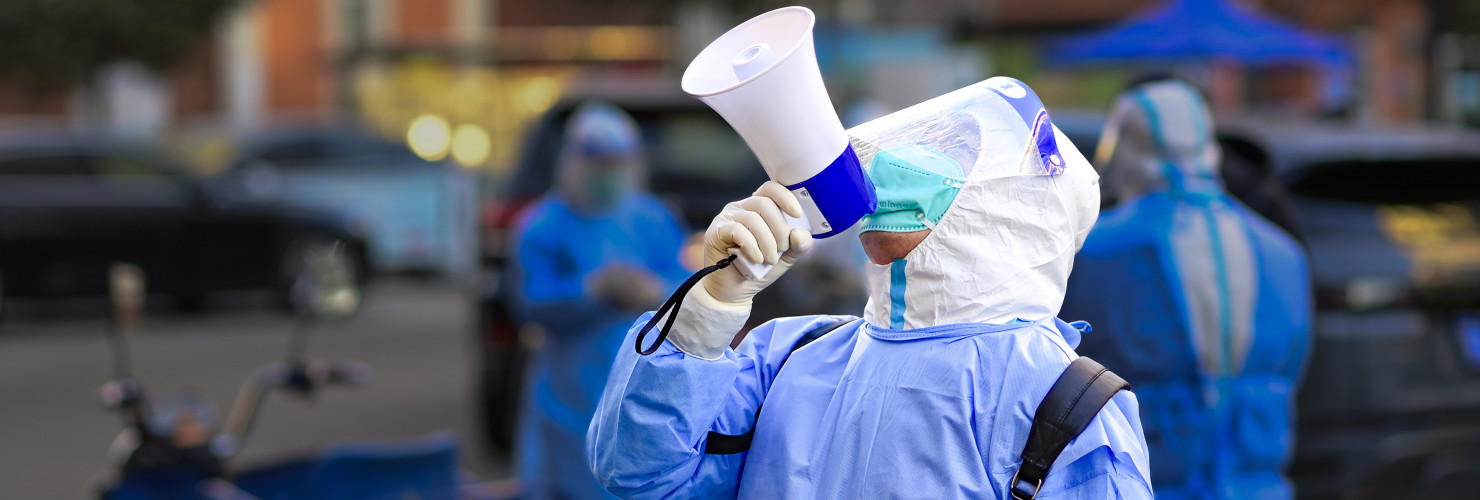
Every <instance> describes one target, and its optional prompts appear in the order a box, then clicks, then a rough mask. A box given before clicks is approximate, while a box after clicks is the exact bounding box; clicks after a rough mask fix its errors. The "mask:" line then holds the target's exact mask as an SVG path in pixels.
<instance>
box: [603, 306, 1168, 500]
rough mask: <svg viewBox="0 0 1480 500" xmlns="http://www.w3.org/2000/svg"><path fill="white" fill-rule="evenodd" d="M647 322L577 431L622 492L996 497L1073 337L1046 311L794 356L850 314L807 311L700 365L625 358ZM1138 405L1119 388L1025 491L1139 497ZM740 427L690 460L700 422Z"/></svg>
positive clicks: (860, 339)
mask: <svg viewBox="0 0 1480 500" xmlns="http://www.w3.org/2000/svg"><path fill="white" fill-rule="evenodd" d="M650 316H651V313H649V314H648V315H644V316H643V317H642V318H640V319H639V320H638V321H637V323H636V325H634V327H633V332H632V333H629V334H628V338H627V340H626V341H625V342H624V343H623V345H622V349H621V354H620V355H618V356H617V362H616V364H615V365H614V366H613V367H612V374H611V378H610V380H609V382H608V384H607V390H606V393H605V394H604V395H602V399H601V404H600V405H599V406H598V408H597V415H596V419H595V420H593V421H592V422H591V429H590V432H589V434H588V435H587V459H588V460H589V461H590V462H591V467H592V470H593V471H594V472H595V473H596V476H597V477H598V478H599V479H600V480H601V481H602V482H603V484H605V485H606V487H607V488H608V489H609V490H610V491H611V492H613V493H616V494H617V495H619V496H623V497H629V498H736V497H740V498H806V499H811V498H1006V497H1007V495H1008V484H1007V483H1008V481H1009V480H1010V479H1011V478H1012V475H1013V472H1014V471H1015V470H1016V468H1017V466H1018V464H1019V462H1020V459H1019V453H1020V452H1021V451H1022V447H1023V445H1024V443H1026V441H1027V438H1028V428H1029V426H1030V425H1031V423H1032V420H1033V414H1034V412H1035V411H1036V409H1037V407H1038V403H1039V401H1040V400H1041V399H1042V398H1043V396H1044V395H1045V394H1047V393H1048V389H1049V387H1050V386H1051V385H1053V383H1054V381H1055V380H1056V379H1057V378H1058V376H1059V374H1060V373H1062V372H1063V370H1064V369H1065V368H1066V367H1067V366H1068V365H1069V362H1070V361H1071V360H1073V359H1074V358H1075V357H1076V355H1075V354H1074V351H1073V350H1072V346H1073V345H1074V344H1075V343H1077V342H1078V339H1079V332H1078V331H1077V330H1075V329H1074V328H1073V327H1071V326H1069V325H1067V324H1064V323H1063V322H1062V321H1058V320H1057V319H1052V318H1050V319H1046V320H1042V321H1038V322H1035V323H1027V322H1019V323H1014V324H1008V325H988V324H955V325H942V326H936V327H930V328H921V329H915V330H889V329H883V328H878V327H875V326H873V325H868V324H866V323H865V322H862V321H859V322H856V323H854V324H850V325H846V326H844V327H842V328H839V329H838V330H835V331H833V332H831V333H828V334H827V335H825V336H823V337H822V338H820V339H819V340H817V341H815V342H813V343H811V344H808V345H807V346H805V347H803V348H801V349H798V350H797V351H796V352H794V353H793V352H791V348H792V346H793V345H795V343H796V341H797V339H799V338H800V337H801V336H802V335H803V334H804V333H806V332H808V331H811V330H813V329H815V328H818V327H821V326H825V325H829V324H832V323H834V322H837V321H840V320H846V319H849V318H846V317H833V316H808V317H795V318H783V319H777V320H773V321H770V322H767V323H765V324H763V325H761V326H759V327H757V328H756V329H754V330H752V331H751V332H750V333H749V335H748V336H747V337H746V339H745V340H744V341H743V342H742V343H741V344H740V346H739V348H738V349H734V350H726V352H725V353H724V356H723V357H722V358H720V359H718V360H715V361H706V360H702V359H699V358H695V357H693V356H689V355H687V354H684V353H683V352H681V351H679V350H678V349H677V348H675V347H674V346H673V345H672V344H670V343H667V342H665V343H663V344H662V345H661V346H660V347H659V349H658V350H657V352H655V353H654V354H652V355H651V356H639V355H638V354H637V353H636V352H634V349H633V346H632V343H633V338H634V335H635V332H636V330H637V329H639V328H640V327H641V326H642V325H643V324H644V323H646V322H647V320H648V318H649V317H650ZM649 338H651V337H649ZM788 355H789V357H790V359H788ZM783 362H785V369H782V363H783ZM763 403H764V405H765V409H764V410H760V408H761V405H762V404H763ZM758 411H759V419H758V420H757V416H756V415H757V412H758ZM1137 414H1138V413H1137V410H1136V397H1135V396H1134V395H1133V394H1131V393H1128V392H1121V393H1120V394H1119V395H1117V396H1115V398H1114V399H1112V400H1111V402H1110V403H1109V404H1108V405H1106V407H1105V408H1104V409H1103V410H1102V411H1101V412H1100V414H1099V415H1098V416H1097V417H1096V418H1095V419H1094V421H1093V422H1091V423H1090V425H1089V427H1088V428H1087V429H1086V430H1085V431H1084V433H1083V434H1081V435H1080V436H1079V437H1078V438H1077V439H1075V440H1074V441H1073V442H1072V443H1071V444H1070V445H1069V447H1068V448H1067V449H1065V450H1064V452H1063V454H1062V455H1060V456H1059V459H1058V461H1057V462H1054V465H1053V467H1052V469H1051V470H1050V472H1049V475H1048V478H1047V481H1046V483H1045V484H1044V485H1043V492H1042V494H1041V495H1039V498H1043V499H1057V498H1094V499H1104V498H1150V497H1151V488H1150V479H1149V478H1148V477H1147V475H1146V471H1147V470H1149V469H1148V465H1147V463H1146V447H1145V439H1144V438H1143V437H1142V436H1141V431H1140V421H1139V420H1138V417H1137ZM752 425H754V429H755V435H754V440H753V442H752V444H751V448H750V450H749V451H746V452H742V453H738V454H731V455H717V454H706V453H704V448H705V444H706V442H707V434H708V432H709V431H711V430H712V431H716V432H719V433H722V434H742V433H745V432H746V431H749V430H751V428H752Z"/></svg>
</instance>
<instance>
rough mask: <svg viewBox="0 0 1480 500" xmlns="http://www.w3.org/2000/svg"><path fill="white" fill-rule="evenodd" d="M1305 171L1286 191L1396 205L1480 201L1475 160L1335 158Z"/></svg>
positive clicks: (1479, 164)
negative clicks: (1335, 160)
mask: <svg viewBox="0 0 1480 500" xmlns="http://www.w3.org/2000/svg"><path fill="white" fill-rule="evenodd" d="M1304 171H1305V172H1306V174H1304V175H1303V176H1301V177H1300V178H1298V179H1296V180H1295V181H1294V182H1292V183H1291V185H1290V192H1291V193H1294V194H1295V195H1297V196H1301V197H1305V198H1315V199H1321V200H1330V201H1344V202H1357V203H1368V204H1394V205H1427V204H1437V203H1472V202H1477V201H1480V190H1476V189H1475V186H1477V185H1480V161H1477V160H1428V161H1395V162H1337V163H1327V164H1322V165H1316V166H1312V167H1309V168H1307V169H1304Z"/></svg>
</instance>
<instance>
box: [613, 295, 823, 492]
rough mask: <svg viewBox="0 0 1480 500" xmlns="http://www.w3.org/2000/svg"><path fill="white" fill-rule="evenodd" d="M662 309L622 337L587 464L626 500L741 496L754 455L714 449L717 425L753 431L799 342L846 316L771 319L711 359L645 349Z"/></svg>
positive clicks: (668, 347) (667, 348)
mask: <svg viewBox="0 0 1480 500" xmlns="http://www.w3.org/2000/svg"><path fill="white" fill-rule="evenodd" d="M652 314H653V313H651V312H649V313H646V314H644V315H643V316H642V317H641V318H638V320H637V323H635V324H634V325H633V327H632V329H631V330H629V331H628V332H627V338H626V340H624V341H623V343H622V348H621V351H620V353H619V354H618V355H617V360H616V363H615V364H614V365H613V366H612V371H611V375H610V377H609V378H608V379H607V385H606V391H605V392H604V393H603V394H602V396H601V402H600V403H599V404H598V405H597V407H596V417H595V418H594V419H592V421H591V427H590V429H589V431H588V432H587V434H586V460H587V462H588V463H589V465H590V466H591V471H592V473H594V474H595V475H596V478H597V480H599V481H601V483H602V485H603V486H605V487H606V489H607V491H610V492H612V493H613V494H616V495H617V496H620V497H623V498H735V496H736V495H737V492H738V488H739V485H740V471H741V468H742V466H743V464H744V461H745V457H746V455H747V454H748V452H742V453H736V454H732V455H710V454H706V453H704V447H705V445H706V443H707V442H708V434H709V431H715V432H718V433H721V434H744V433H745V432H747V431H749V430H750V429H751V427H752V426H753V425H754V422H755V417H756V411H757V408H759V407H760V405H761V403H762V402H764V401H765V398H766V392H767V391H768V390H769V388H770V386H771V381H772V380H773V379H774V377H775V375H776V373H777V371H778V370H779V369H780V363H781V362H784V360H785V357H786V356H787V355H789V354H790V352H791V346H792V345H794V344H795V343H796V340H797V339H798V338H800V337H801V335H802V334H804V333H805V332H807V331H810V330H811V329H813V328H816V327H818V326H821V325H825V324H828V323H830V322H833V321H836V318H833V317H829V316H811V317H804V318H786V319H781V320H774V321H771V322H767V323H765V324H763V325H761V326H759V327H756V328H755V329H754V330H751V332H750V334H749V335H747V336H746V338H745V341H744V342H742V343H741V344H740V347H739V349H738V350H735V349H726V350H725V353H724V356H723V357H721V358H720V359H717V360H714V361H707V360H703V359H699V358H695V357H693V356H689V355H688V354H685V353H684V352H683V351H679V350H678V349H677V348H675V347H674V346H673V344H671V343H668V342H666V341H665V342H664V343H663V344H662V345H661V346H659V347H658V350H657V351H656V352H654V353H653V354H652V355H650V356H641V355H638V354H637V352H636V350H635V349H634V348H633V345H634V344H633V343H634V342H635V339H636V334H637V331H638V330H640V329H641V328H642V326H643V325H644V324H646V323H647V321H648V319H649V318H651V317H652ZM655 333H656V332H653V333H650V334H649V336H648V337H646V340H651V339H652V338H653V335H654V334H655Z"/></svg>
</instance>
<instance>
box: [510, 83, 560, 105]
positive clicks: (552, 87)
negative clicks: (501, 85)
mask: <svg viewBox="0 0 1480 500" xmlns="http://www.w3.org/2000/svg"><path fill="white" fill-rule="evenodd" d="M559 94H560V87H559V86H558V85H556V84H555V79H553V78H550V77H548V76H537V77H534V78H530V79H529V81H527V82H524V87H523V88H521V89H519V104H520V105H521V106H523V107H524V109H525V110H526V111H529V112H531V113H543V112H545V110H547V109H550V106H553V105H555V98H556V97H557V96H559Z"/></svg>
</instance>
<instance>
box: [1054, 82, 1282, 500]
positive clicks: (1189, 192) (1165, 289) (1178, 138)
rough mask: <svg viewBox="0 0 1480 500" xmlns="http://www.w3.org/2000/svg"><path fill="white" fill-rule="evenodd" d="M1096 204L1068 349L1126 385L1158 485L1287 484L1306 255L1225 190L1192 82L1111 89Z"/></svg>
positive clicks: (1229, 491)
mask: <svg viewBox="0 0 1480 500" xmlns="http://www.w3.org/2000/svg"><path fill="white" fill-rule="evenodd" d="M1103 137H1104V139H1103V140H1102V141H1101V144H1102V145H1103V147H1102V148H1101V149H1100V151H1099V154H1097V158H1096V160H1097V163H1098V164H1099V166H1100V167H1101V174H1102V175H1103V176H1104V179H1105V189H1106V191H1107V192H1109V193H1114V194H1115V195H1116V197H1117V198H1118V199H1119V200H1121V203H1120V204H1119V205H1118V206H1116V207H1115V208H1113V209H1111V210H1109V211H1107V212H1105V213H1104V214H1103V215H1101V216H1100V222H1099V224H1098V225H1096V226H1095V229H1094V231H1092V232H1091V233H1090V235H1089V238H1088V239H1087V241H1086V243H1085V244H1084V249H1083V250H1082V251H1080V253H1079V256H1078V258H1077V263H1078V265H1077V266H1076V267H1075V269H1074V274H1073V276H1071V277H1070V279H1069V291H1068V295H1067V297H1066V298H1065V301H1064V313H1065V314H1066V315H1070V316H1071V317H1074V318H1079V319H1085V320H1088V321H1089V322H1090V323H1091V324H1093V325H1095V332H1094V334H1092V335H1086V336H1085V338H1084V342H1083V343H1082V344H1080V346H1079V352H1080V353H1081V354H1084V355H1086V356H1091V357H1093V358H1095V359H1096V360H1098V361H1100V362H1101V363H1104V365H1105V366H1106V367H1108V368H1110V369H1112V370H1114V371H1115V372H1116V373H1119V374H1121V375H1122V376H1124V377H1125V379H1126V380H1128V381H1129V382H1130V383H1131V384H1132V385H1134V386H1135V388H1136V395H1137V396H1139V397H1140V399H1141V419H1142V422H1144V423H1145V425H1146V429H1145V430H1146V441H1147V444H1148V445H1149V446H1150V447H1151V465H1152V467H1153V469H1152V474H1151V477H1152V478H1154V479H1155V481H1156V492H1157V496H1158V497H1161V498H1290V497H1291V496H1292V493H1293V491H1292V487H1291V484H1290V482H1289V480H1288V479H1286V478H1285V477H1284V476H1283V475H1282V473H1283V471H1284V469H1285V467H1286V466H1287V465H1288V461H1289V457H1290V452H1291V448H1292V446H1291V445H1292V444H1293V434H1292V431H1293V428H1294V425H1293V422H1292V418H1293V415H1294V398H1295V392H1296V387H1297V385H1298V382H1299V380H1300V374H1301V371H1302V370H1303V368H1304V366H1305V359H1306V353H1307V347H1308V345H1309V342H1310V339H1309V335H1310V314H1311V302H1310V295H1311V288H1310V281H1309V276H1308V271H1307V262H1306V256H1305V253H1304V252H1303V251H1302V250H1301V248H1300V246H1299V245H1298V244H1297V243H1296V242H1295V240H1294V239H1293V238H1291V237H1290V235H1288V234H1286V233H1285V232H1284V231H1282V230H1280V229H1279V228H1278V227H1276V226H1275V225H1274V224H1271V223H1270V222H1268V221H1266V220H1264V219H1262V218H1260V217H1259V216H1258V215H1255V214H1254V213H1253V212H1252V211H1251V210H1249V209H1248V208H1246V207H1245V206H1243V205H1242V204H1240V203H1239V202H1237V201H1235V200H1234V199H1233V198H1232V197H1230V196H1229V195H1228V194H1227V193H1226V192H1225V191H1224V188H1223V185H1222V183H1221V181H1220V179H1219V175H1218V164H1219V148H1218V142H1217V140H1216V137H1215V136H1214V135H1213V122H1212V119H1211V115H1210V113H1209V111H1208V108H1207V105H1206V104H1205V103H1204V101H1203V98H1202V96H1201V95H1200V94H1199V93H1198V92H1197V91H1196V90H1195V89H1193V88H1192V87H1191V86H1189V85H1187V84H1185V83H1182V82H1180V81H1175V80H1163V81H1153V82H1150V83H1145V84H1142V85H1138V86H1134V87H1132V88H1130V89H1129V90H1128V91H1126V92H1125V93H1123V94H1121V96H1120V97H1119V98H1117V99H1116V101H1115V105H1114V108H1113V109H1112V111H1111V113H1110V118H1109V120H1108V121H1107V122H1106V125H1105V132H1104V135H1103Z"/></svg>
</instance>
